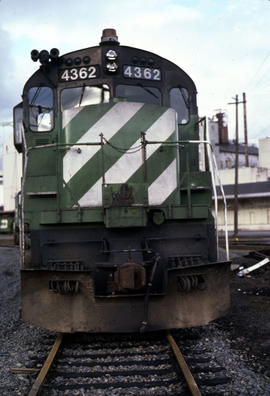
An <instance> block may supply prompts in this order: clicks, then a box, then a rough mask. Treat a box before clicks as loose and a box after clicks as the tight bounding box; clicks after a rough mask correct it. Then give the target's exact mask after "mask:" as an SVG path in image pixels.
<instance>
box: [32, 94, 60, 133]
mask: <svg viewBox="0 0 270 396" xmlns="http://www.w3.org/2000/svg"><path fill="white" fill-rule="evenodd" d="M28 101H29V125H30V129H31V130H32V131H34V132H48V131H51V130H52V129H53V117H54V114H53V113H54V112H53V90H52V88H50V87H33V88H30V89H29V91H28Z"/></svg>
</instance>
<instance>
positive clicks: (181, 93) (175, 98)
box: [170, 88, 189, 125]
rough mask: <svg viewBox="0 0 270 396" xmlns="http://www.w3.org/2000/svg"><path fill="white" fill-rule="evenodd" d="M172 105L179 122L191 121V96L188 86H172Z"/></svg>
mask: <svg viewBox="0 0 270 396" xmlns="http://www.w3.org/2000/svg"><path fill="white" fill-rule="evenodd" d="M170 106H171V107H172V108H173V109H174V110H175V111H176V113H177V116H178V124H181V125H183V124H187V123H188V122H189V97H188V91H187V89H186V88H172V89H171V90H170Z"/></svg>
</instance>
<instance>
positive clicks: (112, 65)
mask: <svg viewBox="0 0 270 396" xmlns="http://www.w3.org/2000/svg"><path fill="white" fill-rule="evenodd" d="M106 69H107V71H108V72H110V73H115V72H116V71H117V69H118V65H117V63H115V62H110V63H107V65H106Z"/></svg>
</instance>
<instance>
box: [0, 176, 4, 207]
mask: <svg viewBox="0 0 270 396" xmlns="http://www.w3.org/2000/svg"><path fill="white" fill-rule="evenodd" d="M2 183H3V172H2V170H0V207H2V206H4V191H3V184H2Z"/></svg>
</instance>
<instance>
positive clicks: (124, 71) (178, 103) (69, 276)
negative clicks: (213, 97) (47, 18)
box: [14, 29, 230, 332]
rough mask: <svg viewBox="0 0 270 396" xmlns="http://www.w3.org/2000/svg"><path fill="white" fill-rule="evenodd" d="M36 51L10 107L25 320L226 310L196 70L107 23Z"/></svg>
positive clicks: (88, 322)
mask: <svg viewBox="0 0 270 396" xmlns="http://www.w3.org/2000/svg"><path fill="white" fill-rule="evenodd" d="M31 57H32V60H33V61H35V62H37V61H39V62H40V67H39V69H38V70H37V71H36V72H35V73H34V74H33V75H32V76H31V77H30V78H29V80H28V81H27V82H26V84H25V86H24V89H23V94H22V102H21V103H19V104H18V105H17V106H15V107H14V144H15V147H16V149H17V151H18V152H20V153H22V156H23V177H22V192H21V203H20V251H21V315H22V318H23V320H25V321H27V322H30V323H32V324H35V325H38V326H40V327H43V328H46V329H49V330H52V331H58V332H136V331H152V330H160V329H175V328H183V327H191V326H198V325H203V324H207V323H209V322H210V321H212V320H214V319H215V318H217V317H219V316H220V315H222V314H224V312H226V310H227V309H228V306H229V268H230V263H229V261H219V260H218V259H217V248H216V227H215V222H214V219H213V216H212V212H211V207H212V187H211V172H210V171H209V166H208V165H209V164H208V161H209V160H208V159H207V158H205V164H206V166H205V169H201V168H202V167H201V165H200V162H201V161H200V158H199V145H202V143H199V142H200V140H199V125H198V124H199V118H198V109H197V104H196V94H197V92H196V87H195V85H194V83H193V81H192V79H191V78H190V77H189V76H188V75H187V74H186V73H185V72H184V71H183V70H182V69H181V68H179V67H178V66H176V65H175V64H174V63H172V62H170V61H168V60H166V59H164V58H162V57H160V56H158V55H156V54H154V53H151V52H148V51H144V50H141V49H137V48H132V47H128V46H122V45H120V44H119V41H118V37H117V35H116V31H115V30H114V29H105V30H104V31H103V35H102V38H101V42H100V44H99V45H98V46H94V47H90V48H86V49H81V50H78V51H74V52H71V53H68V54H65V55H63V56H60V54H59V51H58V50H57V49H55V48H53V49H52V50H51V51H50V52H49V51H46V50H42V51H40V52H39V51H37V50H33V51H32V52H31ZM205 145H206V144H205ZM202 152H203V153H205V151H204V150H202Z"/></svg>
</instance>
